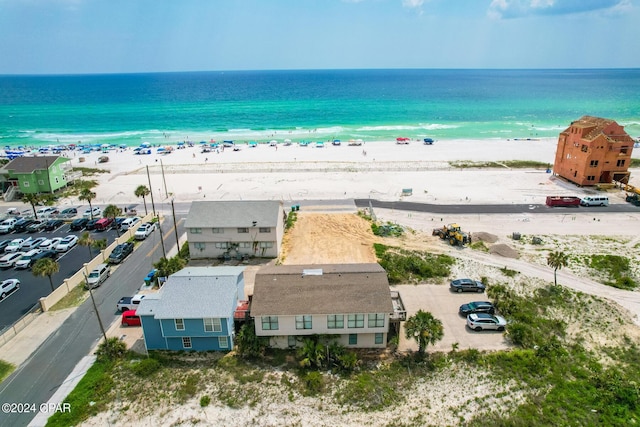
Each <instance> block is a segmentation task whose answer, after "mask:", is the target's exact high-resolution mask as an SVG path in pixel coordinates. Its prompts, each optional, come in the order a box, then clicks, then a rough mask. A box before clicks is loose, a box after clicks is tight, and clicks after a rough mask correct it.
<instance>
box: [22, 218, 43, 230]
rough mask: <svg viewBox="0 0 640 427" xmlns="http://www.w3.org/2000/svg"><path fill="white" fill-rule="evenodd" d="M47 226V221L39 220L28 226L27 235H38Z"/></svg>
mask: <svg viewBox="0 0 640 427" xmlns="http://www.w3.org/2000/svg"><path fill="white" fill-rule="evenodd" d="M45 224H46V222H45V221H42V220H39V219H37V220H35V221H33V222H32V223H31V224H29V225H28V226H27V233H36V232H38V231H42V229H43V228H44V225H45Z"/></svg>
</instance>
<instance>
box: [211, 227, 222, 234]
mask: <svg viewBox="0 0 640 427" xmlns="http://www.w3.org/2000/svg"><path fill="white" fill-rule="evenodd" d="M211 232H212V233H214V234H223V233H224V228H212V229H211Z"/></svg>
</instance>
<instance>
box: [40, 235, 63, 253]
mask: <svg viewBox="0 0 640 427" xmlns="http://www.w3.org/2000/svg"><path fill="white" fill-rule="evenodd" d="M61 241H62V237H54V238H52V239H45V240H43V241H42V243H40V246H39V248H40V249H42V250H45V251H46V250H48V249H55V248H56V246H58V243H60V242H61Z"/></svg>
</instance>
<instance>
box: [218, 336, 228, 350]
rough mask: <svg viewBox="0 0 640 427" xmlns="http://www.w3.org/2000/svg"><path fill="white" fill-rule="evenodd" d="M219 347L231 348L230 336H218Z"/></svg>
mask: <svg viewBox="0 0 640 427" xmlns="http://www.w3.org/2000/svg"><path fill="white" fill-rule="evenodd" d="M218 347H219V348H229V338H228V337H226V336H224V337H218Z"/></svg>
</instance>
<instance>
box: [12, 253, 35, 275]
mask: <svg viewBox="0 0 640 427" xmlns="http://www.w3.org/2000/svg"><path fill="white" fill-rule="evenodd" d="M39 253H40V249H31V250H30V251H28V252H25V253H23V254H22V256H21V257H20V258H18V259H17V260H16V262H15V264H14V265H13V267H14V268H15V269H17V270H20V269H25V268H29V267H31V264H32V263H33V257H34V256H36V255H38V254H39Z"/></svg>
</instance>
